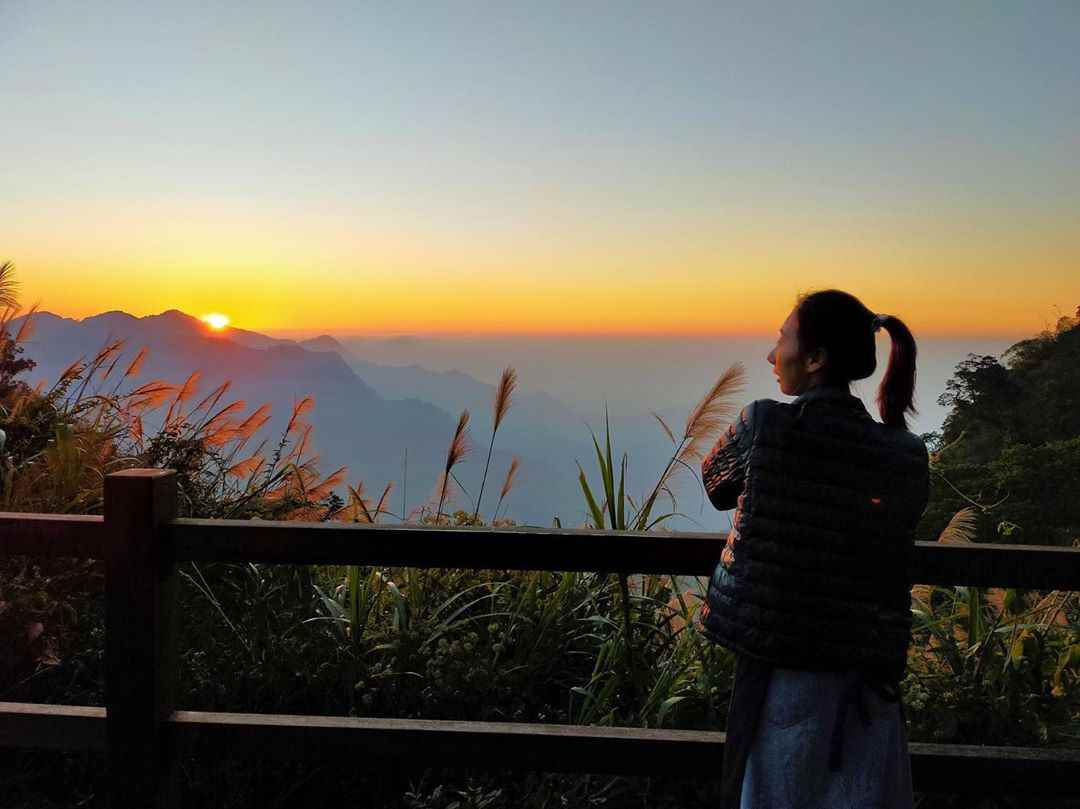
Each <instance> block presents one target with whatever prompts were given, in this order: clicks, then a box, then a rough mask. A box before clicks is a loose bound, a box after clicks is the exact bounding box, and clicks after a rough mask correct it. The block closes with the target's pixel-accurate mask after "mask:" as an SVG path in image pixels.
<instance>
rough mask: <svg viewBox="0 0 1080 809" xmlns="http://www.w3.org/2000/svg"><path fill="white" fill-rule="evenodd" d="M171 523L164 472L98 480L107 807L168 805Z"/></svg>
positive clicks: (171, 476)
mask: <svg viewBox="0 0 1080 809" xmlns="http://www.w3.org/2000/svg"><path fill="white" fill-rule="evenodd" d="M175 516H176V475H175V473H174V472H173V471H172V470H160V469H131V470H127V471H125V472H117V473H115V474H112V475H108V476H107V477H106V478H105V527H106V530H107V532H108V534H107V536H108V549H107V553H106V564H107V574H106V580H105V593H106V601H105V608H106V611H105V706H106V708H107V709H108V714H107V717H108V720H107V733H108V745H109V791H110V796H111V800H112V805H113V806H145V807H151V806H168V805H172V804H173V803H174V802H175V799H176V789H175V787H176V783H177V782H176V779H175V772H176V770H175V767H174V766H173V763H174V757H173V756H172V755H171V751H170V750H169V746H168V743H167V739H166V734H165V731H164V720H165V719H166V718H167V717H168V716H169V715H171V714H172V711H173V708H174V707H175V690H176V689H175V683H176V668H177V662H176V649H175V637H176V617H177V616H176V610H175V608H174V606H175V602H176V574H175V567H176V565H175V562H174V561H173V553H172V548H171V547H170V546H169V538H168V535H167V534H166V533H165V532H164V531H163V530H162V527H163V526H164V525H165V524H166V523H168V522H169V521H170V520H172V519H173V518H174V517H175Z"/></svg>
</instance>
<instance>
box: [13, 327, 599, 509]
mask: <svg viewBox="0 0 1080 809" xmlns="http://www.w3.org/2000/svg"><path fill="white" fill-rule="evenodd" d="M16 328H17V326H16ZM117 338H119V339H124V340H126V341H127V344H126V351H127V352H128V354H129V355H131V356H133V355H134V353H135V352H137V351H138V350H139V349H140V348H142V347H144V346H145V347H147V348H148V349H149V353H148V356H147V359H146V362H145V364H144V366H143V371H142V373H141V375H140V378H141V379H143V380H149V379H157V378H162V379H166V380H168V381H170V382H182V381H183V380H184V379H186V378H187V377H188V375H189V374H191V373H192V372H194V371H199V372H201V383H202V385H201V389H202V390H204V391H209V390H210V389H212V388H213V387H214V386H216V385H217V384H220V383H221V382H222V381H224V380H226V379H229V380H232V383H233V386H232V389H231V391H230V395H233V396H234V397H235V398H242V399H244V400H245V401H246V402H247V403H248V405H249V406H251V407H254V406H257V405H259V404H262V403H263V402H270V403H271V405H272V407H273V412H274V414H275V416H274V419H273V420H272V422H271V424H270V425H269V427H268V429H269V430H272V431H280V430H281V429H283V427H284V424H285V421H286V420H287V419H288V416H289V414H290V412H291V408H292V406H293V404H294V402H295V401H297V400H298V399H299V398H301V397H302V396H305V395H308V394H311V395H313V396H314V397H315V402H316V405H315V410H314V412H313V413H312V415H311V417H310V419H311V421H312V423H313V425H314V427H315V431H314V434H313V438H314V444H315V447H316V450H317V451H319V452H320V454H321V455H322V458H323V463H322V467H323V469H324V470H325V471H331V470H332V469H334V468H337V467H338V466H343V465H347V466H348V467H349V469H350V480H351V481H353V482H355V481H357V480H360V479H363V480H364V481H365V482H366V483H367V485H368V486H369V488H376V487H378V488H381V486H382V485H384V484H385V483H386V482H387V481H389V480H394V481H395V482H396V483H397V490H396V494H395V497H394V501H393V503H392V505H393V508H394V509H395V510H398V509H399V508H400V503H401V497H402V478H403V461H404V458H405V454H406V451H407V453H408V479H407V492H408V500H409V505H410V507H412V506H415V505H417V504H418V503H420V502H421V501H423V500H424V499H425V498H426V497H427V496H428V495H430V493H431V491H432V489H433V487H434V485H435V481H436V479H437V478H438V474H439V471H440V468H441V464H442V462H443V460H444V458H445V452H446V446H447V444H448V442H449V440H450V436H451V434H452V432H453V428H454V424H455V423H456V419H457V412H458V411H459V410H460V408H461V407H471V408H474V412H475V416H476V421H475V422H474V429H473V439H474V445H475V446H476V451H475V452H474V454H473V456H471V457H470V458H469V461H468V463H467V464H466V465H465V466H464V467H463V468H461V470H460V473H459V475H458V477H459V479H460V480H461V482H462V483H463V484H464V485H465V486H466V488H467V489H468V490H469V491H470V492H472V493H473V494H475V493H476V490H477V488H478V484H479V477H480V474H481V472H482V463H483V458H484V456H485V455H486V445H487V437H486V436H485V432H486V431H487V430H488V429H489V424H488V419H489V415H488V413H487V412H486V410H485V407H489V402H490V398H491V396H492V393H493V392H492V389H491V388H490V386H487V385H484V384H483V383H480V382H478V381H476V380H473V379H471V378H469V377H465V375H442V374H432V373H430V372H425V371H424V370H423V369H420V368H412V369H389V368H381V367H379V366H376V365H373V364H370V363H364V362H362V361H355V360H354V362H357V365H358V366H359V369H360V373H357V371H356V370H354V369H353V368H351V367H350V365H349V364H348V363H346V361H345V360H344V359H343V358H342V355H341V353H339V352H340V351H342V350H343V349H342V348H341V346H340V344H338V343H337V341H335V340H334V339H333V338H331V337H322V338H317V339H315V340H311V341H305V343H304V344H299V343H296V342H294V341H290V340H279V339H275V338H271V337H267V336H265V335H260V334H257V333H255V332H247V331H242V330H239V329H226V330H224V331H222V332H213V331H211V330H210V329H209V328H208V327H207V326H206V325H205V324H204V323H203V322H202V321H200V320H198V319H196V318H193V317H190V316H188V315H185V314H183V313H182V312H178V311H175V310H173V311H168V312H164V313H162V314H160V315H153V316H149V317H143V318H136V317H133V316H131V315H128V314H126V313H124V312H106V313H104V314H101V315H96V316H94V317H88V318H85V319H84V320H78V321H77V320H72V319H70V318H63V317H58V316H56V315H54V314H51V313H48V312H41V313H39V314H38V315H36V325H35V329H34V334H33V336H32V339H31V340H29V341H28V342H27V345H26V348H27V355H28V356H30V357H31V358H32V359H34V360H36V361H37V363H38V367H37V368H35V369H34V371H32V372H31V373H30V374H29V375H28V378H29V381H31V382H34V381H36V380H38V379H41V378H44V379H46V380H47V381H49V382H51V381H53V380H55V379H56V378H57V377H58V376H59V374H60V373H61V372H62V370H63V369H64V368H66V367H67V366H68V365H70V364H71V363H72V362H73V361H74V360H75V359H78V358H79V357H90V356H93V354H95V353H96V352H97V351H98V350H99V349H100V348H101V346H103V345H104V344H105V343H106V342H107V341H108V340H110V339H117ZM365 375H370V376H372V377H373V378H374V381H375V382H376V383H377V384H371V383H369V380H367V379H365V378H364V376H365ZM440 380H442V382H443V387H445V390H440V384H439V381H440ZM529 398H530V399H531V398H533V397H529ZM432 399H434V400H436V401H435V403H432V401H431V400H432ZM536 401H540V400H536ZM555 404H557V403H555ZM539 406H540V405H538V404H536V403H535V402H534V403H533V404H528V403H527V402H525V401H523V402H522V404H521V407H520V412H518V410H516V409H515V410H512V411H511V414H510V416H508V418H507V420H506V422H504V427H503V431H501V432H500V436H499V441H498V443H497V447H496V452H495V455H494V458H493V461H492V472H491V480H489V482H488V489H487V495H486V496H485V503H486V504H487V506H488V508H486V509H485V511H488V510H489V509H490V507H491V506H493V504H494V498H495V496H496V494H497V490H498V487H499V485H501V482H502V475H503V474H505V470H506V468H507V466H508V464H509V460H510V456H511V455H512V454H520V455H522V457H523V466H522V472H521V477H520V480H521V483H522V486H523V487H525V486H528V488H529V489H530V490H532V491H534V492H536V493H537V494H539V493H540V492H544V493H545V496H543V497H540V496H535V497H532V496H529V497H526V496H521V492H520V491H519V492H515V496H513V497H512V499H511V500H510V501H509V505H511V514H512V516H514V517H516V518H518V519H520V520H524V521H530V522H537V523H544V524H550V522H551V518H552V516H553V514H555V513H561V514H562V515H563V518H564V519H567V510H568V509H569V508H573V507H576V506H578V505H579V503H578V500H577V497H576V496H573V495H574V494H575V492H574V486H576V482H575V480H574V477H573V475H572V474H571V473H572V472H573V470H574V467H573V450H571V449H570V447H569V445H568V443H567V442H565V441H563V442H557V440H556V439H557V437H555V436H549V439H550V441H551V442H552V444H551V445H550V446H548V447H545V446H544V443H543V442H542V441H537V440H532V439H531V438H530V437H529V435H528V431H527V430H523V429H519V428H518V427H516V426H515V427H514V428H513V430H511V424H512V423H513V422H514V421H516V420H519V419H521V418H522V417H524V416H525V415H526V414H527V412H528V408H532V410H533V411H535V410H536V408H537V407H539ZM553 407H554V405H553ZM516 439H528V440H523V441H518V440H516ZM481 445H482V447H483V448H482V447H481ZM539 450H543V451H539ZM461 505H462V506H467V505H468V503H465V502H462V503H461ZM568 521H573V518H571V519H570V520H568Z"/></svg>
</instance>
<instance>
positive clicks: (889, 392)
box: [795, 289, 917, 430]
mask: <svg viewBox="0 0 1080 809" xmlns="http://www.w3.org/2000/svg"><path fill="white" fill-rule="evenodd" d="M795 311H796V313H797V314H798V322H799V327H798V328H799V332H798V341H799V351H800V352H802V353H807V354H808V353H809V352H810V351H813V350H814V349H817V348H823V349H825V353H826V356H827V357H828V360H827V362H826V365H825V377H824V381H825V382H827V383H830V384H834V385H841V384H843V385H846V384H848V383H850V382H852V381H854V380H856V379H866V378H867V377H869V376H871V375H872V374H873V373H874V371H875V370H876V369H877V342H876V340H875V339H874V333H875V332H876V331H877V330H878V329H881V328H883V329H885V331H887V332H888V333H889V336H890V337H891V338H892V351H891V352H890V353H889V365H888V367H887V368H886V369H885V376H884V377H883V378H882V380H881V386H880V387H879V388H878V395H877V402H878V410H879V411H880V413H881V420H882V422H884V423H885V424H886V425H888V426H889V427H900V428H902V429H905V430H906V429H907V419H906V418H905V417H904V414H905V413H915V412H917V411H916V410H915V404H914V398H915V355H916V349H915V338H914V337H913V336H912V334H911V332H910V331H909V330H908V327H907V326H905V325H904V322H903V321H902V320H900V318H898V317H894V316H893V315H876V314H874V312H873V311H871V310H870V309H868V308H867V307H866V306H865V305H864V304H863V303H862V301H860V300H859V299H858V298H856V297H855V296H854V295H852V294H851V293H849V292H844V291H842V290H839V289H823V290H818V291H817V292H810V293H806V294H802V295H799V297H798V300H797V302H796V308H795Z"/></svg>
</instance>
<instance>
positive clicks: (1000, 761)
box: [909, 743, 1080, 797]
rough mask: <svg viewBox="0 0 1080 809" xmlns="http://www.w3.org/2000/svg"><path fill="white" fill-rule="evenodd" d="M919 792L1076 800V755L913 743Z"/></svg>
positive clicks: (1079, 787)
mask: <svg viewBox="0 0 1080 809" xmlns="http://www.w3.org/2000/svg"><path fill="white" fill-rule="evenodd" d="M909 747H910V751H911V778H912V781H913V782H914V784H915V789H917V790H919V791H920V792H941V793H950V794H956V793H967V794H994V793H1001V794H1013V795H1020V794H1024V795H1026V794H1039V795H1069V796H1073V797H1076V796H1078V795H1080V750H1076V749H1073V750H1061V749H1056V750H1051V749H1044V748H1038V747H1007V746H991V745H980V744H922V743H912V744H911V745H909Z"/></svg>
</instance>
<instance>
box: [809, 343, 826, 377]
mask: <svg viewBox="0 0 1080 809" xmlns="http://www.w3.org/2000/svg"><path fill="white" fill-rule="evenodd" d="M828 356H829V355H828V353H827V352H826V351H825V349H824V348H815V349H814V350H813V351H811V352H810V353H809V354H807V355H806V373H807V374H813V373H816V372H817V371H820V370H822V369H823V368H824V367H825V361H826V360H827V359H828Z"/></svg>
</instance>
